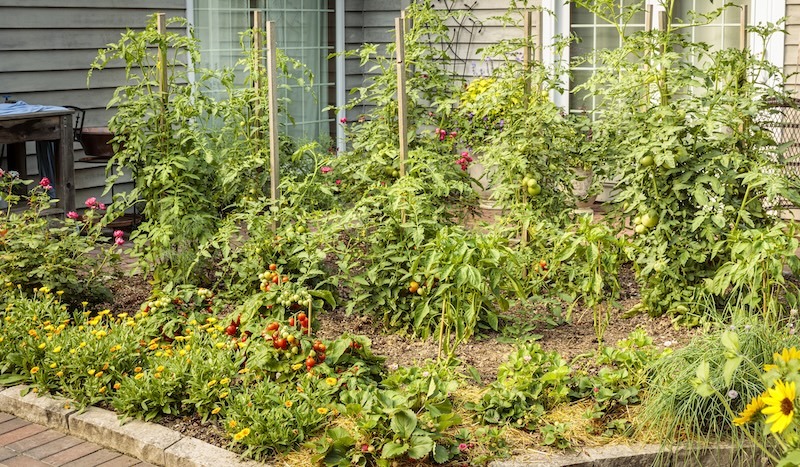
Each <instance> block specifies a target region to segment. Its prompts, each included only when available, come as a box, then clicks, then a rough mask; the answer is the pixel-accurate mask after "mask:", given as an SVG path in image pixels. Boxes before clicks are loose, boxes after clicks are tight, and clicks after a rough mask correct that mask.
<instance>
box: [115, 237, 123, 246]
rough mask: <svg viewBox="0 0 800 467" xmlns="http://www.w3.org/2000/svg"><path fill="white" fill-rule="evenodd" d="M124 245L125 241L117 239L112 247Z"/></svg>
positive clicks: (120, 238)
mask: <svg viewBox="0 0 800 467" xmlns="http://www.w3.org/2000/svg"><path fill="white" fill-rule="evenodd" d="M124 243H125V240H124V239H123V238H122V237H117V238H115V239H114V245H117V246H122V245H123V244H124Z"/></svg>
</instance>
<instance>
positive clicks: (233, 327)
mask: <svg viewBox="0 0 800 467" xmlns="http://www.w3.org/2000/svg"><path fill="white" fill-rule="evenodd" d="M238 330H239V328H238V327H237V326H236V325H235V324H230V325H229V326H228V327H227V328H225V334H227V335H229V336H235V335H236V331H238Z"/></svg>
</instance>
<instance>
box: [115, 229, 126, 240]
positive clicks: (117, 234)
mask: <svg viewBox="0 0 800 467" xmlns="http://www.w3.org/2000/svg"><path fill="white" fill-rule="evenodd" d="M123 235H125V232H123V231H121V230H115V231H114V238H122V236H123Z"/></svg>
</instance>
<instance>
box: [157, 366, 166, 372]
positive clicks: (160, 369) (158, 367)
mask: <svg viewBox="0 0 800 467" xmlns="http://www.w3.org/2000/svg"><path fill="white" fill-rule="evenodd" d="M156 372H157V373H163V372H164V365H158V366H157V367H156Z"/></svg>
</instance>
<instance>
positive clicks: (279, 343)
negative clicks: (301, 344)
mask: <svg viewBox="0 0 800 467" xmlns="http://www.w3.org/2000/svg"><path fill="white" fill-rule="evenodd" d="M275 344H277V346H278V348H279V349H281V350H286V349H287V348H288V347H289V341H287V340H286V339H284V338H283V337H281V338H280V339H278V340H277V341H275Z"/></svg>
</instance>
